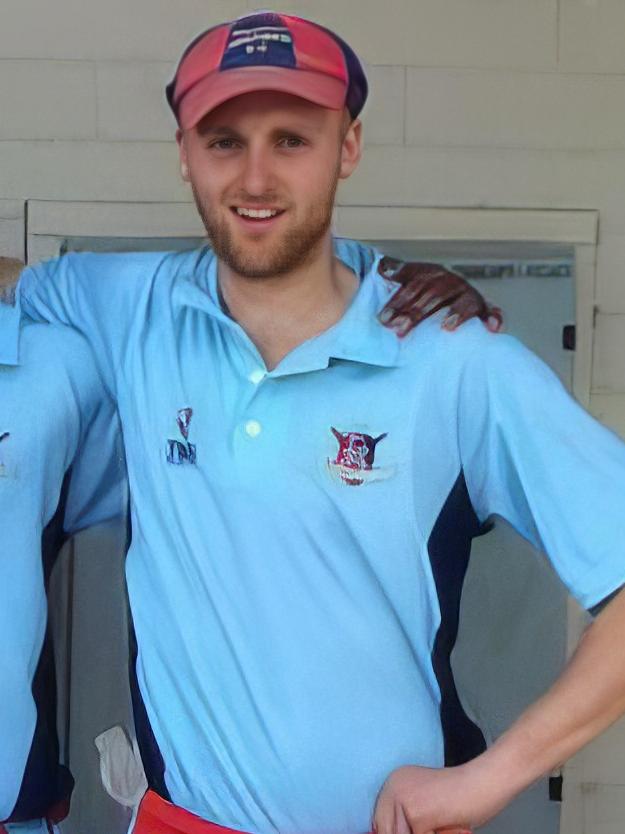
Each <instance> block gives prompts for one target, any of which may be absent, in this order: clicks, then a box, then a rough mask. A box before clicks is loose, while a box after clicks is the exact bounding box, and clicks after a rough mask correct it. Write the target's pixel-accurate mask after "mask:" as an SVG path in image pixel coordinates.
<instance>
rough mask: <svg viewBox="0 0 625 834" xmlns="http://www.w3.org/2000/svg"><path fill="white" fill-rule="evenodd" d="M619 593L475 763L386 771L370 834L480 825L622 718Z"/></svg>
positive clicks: (417, 833)
mask: <svg viewBox="0 0 625 834" xmlns="http://www.w3.org/2000/svg"><path fill="white" fill-rule="evenodd" d="M624 633H625V591H621V592H620V593H619V594H618V595H617V596H616V597H615V598H614V599H613V600H612V601H611V602H610V603H609V604H608V605H607V606H606V608H605V609H604V610H603V611H602V613H601V614H600V615H599V617H598V618H597V619H596V620H595V622H594V623H593V624H592V625H591V626H590V627H589V628H588V629H587V631H586V632H585V634H584V636H583V637H582V639H581V641H580V643H579V645H578V647H577V650H576V651H575V653H574V655H573V657H572V658H571V660H570V662H569V663H568V665H567V667H566V668H565V670H564V672H563V673H562V674H561V675H560V677H559V678H558V680H557V681H556V682H555V684H554V685H553V686H552V687H551V689H549V691H548V692H547V693H546V694H545V695H543V696H542V697H541V698H540V699H539V700H538V701H536V702H535V703H534V704H532V705H531V706H530V707H529V708H528V709H527V710H526V711H525V712H524V713H523V714H522V715H521V716H520V718H518V719H517V721H516V722H515V723H514V724H513V725H512V726H511V727H510V729H509V730H508V731H507V732H505V733H504V734H503V735H502V736H500V737H499V738H498V739H497V741H496V742H495V743H494V744H493V746H492V747H491V748H489V749H488V750H487V751H486V752H485V753H483V754H482V755H481V756H478V757H477V758H476V759H473V761H471V762H468V763H467V764H464V765H460V766H459V767H450V768H444V769H442V770H433V769H429V768H421V767H411V766H408V767H403V768H400V769H399V770H396V771H394V772H393V773H392V774H391V776H390V777H389V779H388V780H387V782H386V783H385V785H384V787H383V789H382V791H381V792H380V796H379V798H378V802H377V807H376V810H375V816H374V826H375V830H376V831H377V834H409V832H412V834H431V832H436V831H439V830H440V829H441V828H446V827H449V826H452V825H456V826H459V825H462V826H464V827H467V828H469V827H472V826H477V825H483V824H484V823H485V822H488V820H490V819H491V818H492V817H493V816H495V814H497V813H498V812H499V811H500V810H501V809H502V808H504V807H505V806H506V805H507V804H508V803H509V802H511V801H512V799H514V797H515V796H517V795H518V794H519V793H520V792H521V791H523V790H524V789H525V788H527V787H529V786H530V785H531V784H532V783H533V782H535V781H536V780H537V779H540V778H541V777H542V776H546V775H547V774H548V773H550V772H551V771H552V770H554V768H556V767H557V766H559V765H561V764H562V763H563V762H564V761H566V760H567V759H568V758H570V757H571V756H572V755H573V754H574V753H576V752H577V751H578V750H579V749H580V748H582V747H583V746H584V745H585V744H587V743H588V742H589V741H591V740H592V739H593V738H595V736H597V735H598V734H599V733H601V732H603V730H605V729H606V728H607V727H609V726H610V725H611V724H613V723H614V722H615V721H616V720H617V719H618V718H620V717H621V716H622V715H623V714H624V713H625V660H624V658H623V651H622V637H623V634H624Z"/></svg>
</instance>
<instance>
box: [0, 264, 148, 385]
mask: <svg viewBox="0 0 625 834" xmlns="http://www.w3.org/2000/svg"><path fill="white" fill-rule="evenodd" d="M163 257H164V255H163V253H125V254H110V255H101V254H92V253H70V254H67V255H64V256H62V257H60V258H55V259H53V260H49V261H44V262H42V263H39V264H37V265H35V266H32V267H27V268H26V269H24V270H23V272H22V274H21V276H20V280H19V282H18V285H17V288H16V305H15V309H16V310H17V311H19V315H17V316H14V317H13V318H12V320H11V321H10V322H9V323H8V324H5V325H4V326H3V327H2V329H1V330H0V362H3V363H5V364H18V363H19V329H20V321H21V320H22V319H23V318H24V317H28V318H30V319H31V320H33V321H38V322H49V323H53V324H63V325H67V326H69V327H72V328H73V329H74V330H77V331H78V332H79V333H80V334H81V335H82V336H83V337H84V338H85V339H86V341H87V342H88V344H89V345H90V347H91V349H92V351H93V354H94V356H95V359H96V362H97V364H98V370H99V371H100V373H101V374H102V377H103V380H104V383H105V385H106V386H107V388H108V389H109V391H110V392H114V390H115V369H116V367H117V366H118V364H119V357H120V356H121V355H122V353H123V350H124V347H125V346H126V344H127V340H128V335H129V332H130V329H131V328H132V326H133V324H134V323H135V321H136V317H137V309H138V307H139V306H140V304H139V298H140V297H141V296H145V295H146V294H147V292H149V287H150V280H151V278H152V277H153V275H154V274H155V272H156V271H157V270H158V268H159V263H160V261H162V260H163Z"/></svg>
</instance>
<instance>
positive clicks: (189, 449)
mask: <svg viewBox="0 0 625 834" xmlns="http://www.w3.org/2000/svg"><path fill="white" fill-rule="evenodd" d="M192 417H193V409H192V408H181V409H180V410H179V411H178V414H177V416H176V423H177V424H178V430H179V431H180V435H181V437H182V440H168V441H167V463H173V464H175V465H177V466H179V465H181V464H183V463H195V462H196V460H197V455H196V449H195V444H194V443H189V425H190V423H191V418H192Z"/></svg>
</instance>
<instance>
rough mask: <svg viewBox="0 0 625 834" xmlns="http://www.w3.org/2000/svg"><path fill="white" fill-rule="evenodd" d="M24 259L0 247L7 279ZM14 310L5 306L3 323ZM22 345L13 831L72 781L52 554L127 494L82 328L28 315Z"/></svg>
mask: <svg viewBox="0 0 625 834" xmlns="http://www.w3.org/2000/svg"><path fill="white" fill-rule="evenodd" d="M20 269H21V264H19V262H17V261H11V260H9V259H5V258H0V287H1V286H2V285H3V284H4V283H6V282H10V280H11V278H12V276H15V277H17V274H18V272H19V270H20ZM10 315H11V308H10V307H6V306H2V305H0V327H1V326H2V322H3V319H6V317H7V316H10ZM20 353H21V367H19V368H16V367H10V366H4V365H0V402H1V403H2V408H1V411H0V413H1V420H2V424H1V425H0V507H1V514H0V529H1V531H2V546H1V548H0V582H1V584H2V587H3V588H4V589H5V594H4V597H3V602H2V606H0V664H1V666H0V668H1V670H2V673H1V675H0V679H1V681H2V686H1V688H2V698H1V700H2V709H1V710H0V738H1V739H2V743H1V744H0V831H6V832H8V833H9V834H12V833H13V832H19V833H20V834H31V832H51V831H52V830H53V824H54V823H55V822H58V821H60V820H61V819H63V817H64V816H65V815H66V814H67V812H68V810H69V800H70V795H71V791H72V787H73V780H72V777H71V775H70V773H69V771H68V770H67V768H66V767H64V766H63V765H61V764H59V743H58V738H57V733H56V685H55V670H54V658H53V653H52V642H51V634H50V628H49V625H48V623H47V601H46V591H47V587H48V582H49V579H50V573H51V571H52V567H53V564H54V561H55V558H56V555H57V554H58V551H59V548H60V546H61V544H62V541H63V538H64V536H66V535H67V534H69V533H72V532H76V531H78V530H80V529H82V528H84V527H88V526H91V525H93V524H96V523H100V522H104V521H108V520H109V519H112V518H114V517H115V516H119V515H120V514H121V513H122V512H123V511H124V509H125V503H126V502H125V492H124V489H123V485H124V470H123V458H122V459H120V454H121V444H120V442H119V428H118V421H117V418H116V416H115V410H114V408H113V405H112V402H111V401H110V399H108V398H106V397H105V396H104V395H103V392H102V385H101V381H100V378H99V376H98V373H97V370H96V367H95V363H94V362H93V359H92V357H91V354H90V351H89V348H88V346H87V345H86V344H85V341H84V339H82V338H81V337H80V336H79V335H78V334H77V333H74V332H72V331H71V330H69V329H68V328H60V327H46V326H44V325H39V324H28V325H27V326H26V327H24V328H23V331H22V334H21V343H20ZM42 557H43V558H42ZM2 821H3V822H2ZM54 830H56V829H54Z"/></svg>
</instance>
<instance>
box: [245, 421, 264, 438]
mask: <svg viewBox="0 0 625 834" xmlns="http://www.w3.org/2000/svg"><path fill="white" fill-rule="evenodd" d="M261 431H262V427H261V425H260V423H259V422H258V420H248V421H247V423H246V424H245V433H246V434H248V435H249V436H250V437H258V435H259V434H260V433H261Z"/></svg>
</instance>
